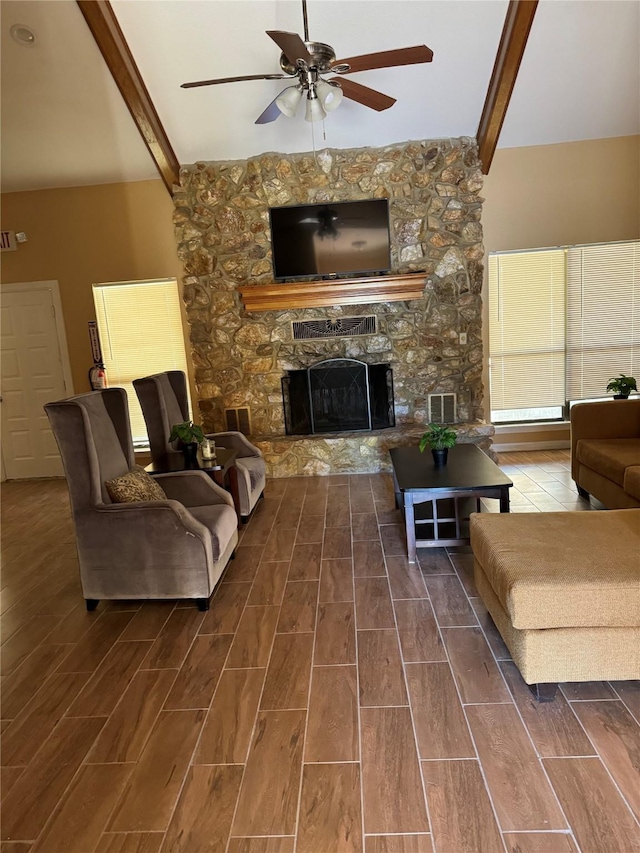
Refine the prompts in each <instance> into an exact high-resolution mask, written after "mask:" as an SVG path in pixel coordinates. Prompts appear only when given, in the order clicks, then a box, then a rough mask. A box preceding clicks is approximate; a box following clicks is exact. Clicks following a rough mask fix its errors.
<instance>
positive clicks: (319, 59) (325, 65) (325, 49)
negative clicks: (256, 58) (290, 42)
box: [280, 41, 336, 77]
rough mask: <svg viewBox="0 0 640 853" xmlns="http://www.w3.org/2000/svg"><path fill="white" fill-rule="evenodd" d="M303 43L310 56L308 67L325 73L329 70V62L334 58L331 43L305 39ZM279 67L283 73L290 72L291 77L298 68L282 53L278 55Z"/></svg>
mask: <svg viewBox="0 0 640 853" xmlns="http://www.w3.org/2000/svg"><path fill="white" fill-rule="evenodd" d="M304 44H305V47H306V48H307V50H308V51H309V53H310V54H311V57H312V62H311V63H309V67H310V68H315V69H316V71H317V72H318V73H319V74H327V73H328V72H329V71H331V63H332V62H334V60H335V58H336V53H335V51H334V49H333V48H332V47H331V45H329V44H323V43H322V42H321V41H306V42H305V43H304ZM280 68H282V70H283V71H284V73H285V74H290V75H291V76H292V77H295V76H296V75H297V74H298V71H299V70H300V69H299V68H298V66H297V65H294V64H292V63H291V62H290V61H289V59H288V58H287V57H286V56H285V54H284V53H282V54H281V56H280Z"/></svg>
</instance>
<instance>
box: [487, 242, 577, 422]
mask: <svg viewBox="0 0 640 853" xmlns="http://www.w3.org/2000/svg"><path fill="white" fill-rule="evenodd" d="M564 293H565V253H564V251H563V250H562V249H556V250H551V251H538V252H519V253H511V254H503V255H491V256H490V257H489V341H490V347H489V350H490V362H489V364H490V393H491V409H492V411H491V420H492V421H493V422H494V423H501V422H506V421H532V420H543V419H558V418H561V417H562V407H563V406H564V402H565V378H564V361H565V342H564V338H565V295H564Z"/></svg>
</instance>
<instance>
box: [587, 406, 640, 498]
mask: <svg viewBox="0 0 640 853" xmlns="http://www.w3.org/2000/svg"><path fill="white" fill-rule="evenodd" d="M571 476H572V477H573V479H574V480H575V483H576V486H577V487H578V492H579V493H580V494H581V495H582V497H584V498H588V497H589V495H593V496H594V498H597V499H598V500H599V501H601V502H602V503H603V504H604V505H605V506H606V507H607V508H608V509H629V508H633V507H640V398H635V399H632V400H606V401H605V402H601V403H577V404H576V405H575V406H573V407H572V409H571Z"/></svg>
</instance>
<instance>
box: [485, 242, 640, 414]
mask: <svg viewBox="0 0 640 853" xmlns="http://www.w3.org/2000/svg"><path fill="white" fill-rule="evenodd" d="M489 341H490V344H489V350H490V360H489V365H490V393H491V410H492V411H491V419H492V421H493V422H494V423H501V422H502V423H504V422H522V421H534V420H553V419H560V418H562V415H563V411H564V407H565V405H566V404H567V402H571V401H575V400H588V399H594V398H598V397H602V396H603V395H604V393H605V389H606V386H607V382H608V380H609V379H610V378H611V377H612V376H616V375H617V374H619V373H625V374H627V375H629V376H632V375H633V373H634V370H635V371H638V369H639V366H640V242H638V241H629V242H626V243H603V244H597V245H590V246H571V247H563V248H559V249H544V250H537V251H531V252H505V253H496V254H493V255H490V257H489Z"/></svg>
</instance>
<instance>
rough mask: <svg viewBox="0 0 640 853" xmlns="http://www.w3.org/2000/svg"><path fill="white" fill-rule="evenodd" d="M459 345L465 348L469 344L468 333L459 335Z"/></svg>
mask: <svg viewBox="0 0 640 853" xmlns="http://www.w3.org/2000/svg"><path fill="white" fill-rule="evenodd" d="M458 343H459V344H460V346H462V347H463V346H465V344H466V343H467V333H466V332H460V334H459V335H458Z"/></svg>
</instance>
